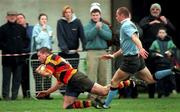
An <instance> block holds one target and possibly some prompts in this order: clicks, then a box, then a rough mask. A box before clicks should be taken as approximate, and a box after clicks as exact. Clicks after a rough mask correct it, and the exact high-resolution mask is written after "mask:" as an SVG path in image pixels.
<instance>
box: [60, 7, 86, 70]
mask: <svg viewBox="0 0 180 112" xmlns="http://www.w3.org/2000/svg"><path fill="white" fill-rule="evenodd" d="M57 40H58V46H59V48H60V49H61V52H60V53H59V55H60V56H61V57H63V58H65V59H72V58H74V59H75V60H74V59H73V60H68V61H69V62H70V64H71V65H72V66H73V67H74V68H78V64H79V53H78V52H77V50H78V48H79V45H80V44H79V40H81V43H82V48H83V50H84V49H85V36H84V30H83V26H82V24H81V21H80V20H79V19H78V18H77V17H76V16H75V14H74V12H73V9H72V7H71V6H69V5H67V6H65V7H64V8H63V11H62V17H61V18H60V19H59V20H58V22H57Z"/></svg>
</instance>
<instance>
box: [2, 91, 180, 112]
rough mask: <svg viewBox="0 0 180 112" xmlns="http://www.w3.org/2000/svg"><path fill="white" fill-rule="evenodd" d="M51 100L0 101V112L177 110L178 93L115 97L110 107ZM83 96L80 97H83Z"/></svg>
mask: <svg viewBox="0 0 180 112" xmlns="http://www.w3.org/2000/svg"><path fill="white" fill-rule="evenodd" d="M54 97H55V98H54V99H53V100H34V99H30V100H28V99H27V100H22V99H18V100H17V101H3V100H2V101H0V112H179V110H180V94H177V95H174V94H173V95H171V96H170V97H168V98H161V99H158V98H155V99H149V98H148V96H147V94H141V95H139V98H137V99H117V98H115V99H114V100H113V102H112V103H111V108H110V109H95V108H93V107H91V108H86V109H76V110H65V109H63V108H62V103H63V99H62V96H61V95H59V96H54ZM84 98H85V96H82V95H81V97H80V99H84Z"/></svg>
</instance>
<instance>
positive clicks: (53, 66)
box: [36, 47, 109, 109]
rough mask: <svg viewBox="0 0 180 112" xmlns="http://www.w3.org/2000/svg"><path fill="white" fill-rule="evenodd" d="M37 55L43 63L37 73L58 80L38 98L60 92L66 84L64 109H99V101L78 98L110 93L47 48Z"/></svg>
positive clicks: (40, 93) (40, 50)
mask: <svg viewBox="0 0 180 112" xmlns="http://www.w3.org/2000/svg"><path fill="white" fill-rule="evenodd" d="M37 55H38V60H39V61H40V62H41V63H42V65H40V66H39V67H38V68H37V69H36V72H37V73H39V74H40V75H42V76H52V75H53V76H54V77H55V78H56V79H57V83H56V84H55V85H54V86H52V87H51V88H49V89H48V90H46V91H41V92H39V93H38V95H37V97H44V96H46V95H48V94H50V93H52V92H54V91H56V90H58V89H59V88H60V87H61V86H63V84H65V85H67V88H66V93H65V96H64V103H63V108H65V109H72V108H85V107H90V106H94V107H96V108H98V103H100V101H99V100H97V99H96V100H95V101H90V100H87V101H81V100H77V97H78V96H79V94H80V93H82V92H90V93H93V94H97V95H100V96H105V95H107V93H108V91H109V88H108V87H107V86H102V85H100V84H98V83H95V82H92V81H91V80H90V79H88V77H87V76H86V75H84V74H83V73H81V72H80V71H78V70H77V69H74V68H73V67H72V66H71V65H70V64H69V63H68V62H66V61H65V60H64V59H63V58H62V57H60V56H58V55H55V54H52V53H51V51H50V50H49V49H48V48H46V47H43V48H40V49H39V50H38V53H37ZM44 66H45V67H44ZM43 67H44V68H43Z"/></svg>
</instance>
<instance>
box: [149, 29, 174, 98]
mask: <svg viewBox="0 0 180 112" xmlns="http://www.w3.org/2000/svg"><path fill="white" fill-rule="evenodd" d="M157 37H158V38H157V39H156V40H154V41H153V43H152V45H151V46H150V48H149V51H150V53H151V55H152V58H153V60H154V63H155V64H154V66H155V68H156V69H155V71H156V72H157V71H161V70H167V72H169V74H172V72H171V68H172V67H173V66H174V65H173V55H174V51H175V48H176V46H175V44H174V43H173V42H172V40H171V37H169V36H168V35H167V32H166V28H164V27H162V28H159V31H158V34H157ZM172 90H175V79H174V78H173V75H169V76H166V77H164V78H162V79H161V80H159V81H158V82H157V92H158V98H161V97H162V96H169V95H170V93H171V92H172Z"/></svg>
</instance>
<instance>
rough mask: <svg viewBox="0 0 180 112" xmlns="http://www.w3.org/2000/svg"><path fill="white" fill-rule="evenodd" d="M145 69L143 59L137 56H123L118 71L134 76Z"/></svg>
mask: <svg viewBox="0 0 180 112" xmlns="http://www.w3.org/2000/svg"><path fill="white" fill-rule="evenodd" d="M143 68H145V62H144V59H143V58H142V57H141V56H138V55H132V56H124V57H123V60H122V64H121V65H120V69H121V70H122V71H124V72H127V73H130V74H135V73H136V72H138V71H140V70H142V69H143Z"/></svg>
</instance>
